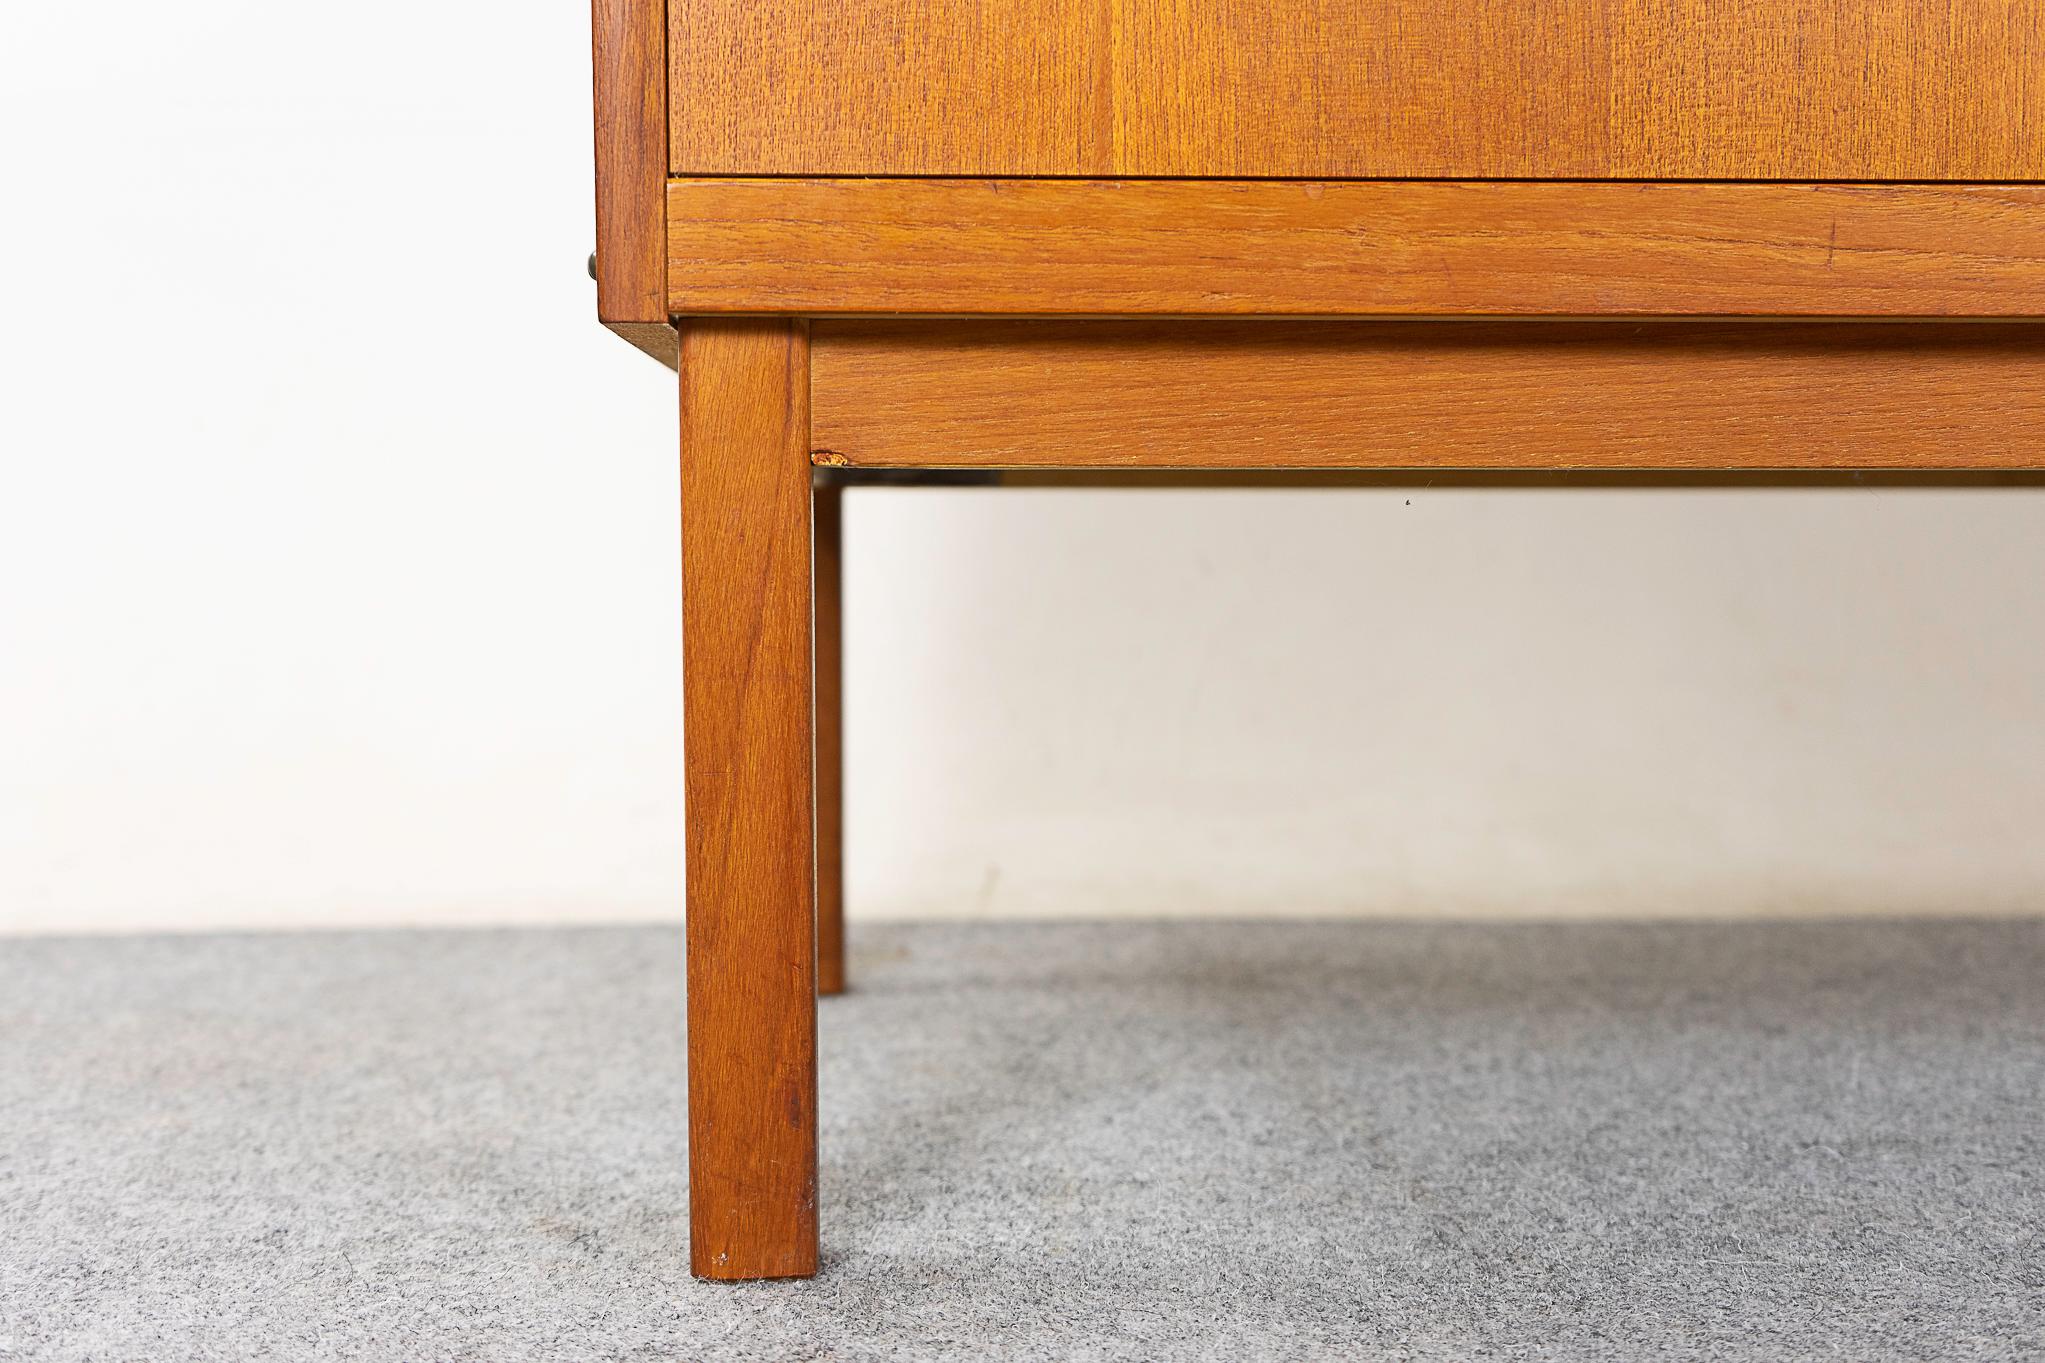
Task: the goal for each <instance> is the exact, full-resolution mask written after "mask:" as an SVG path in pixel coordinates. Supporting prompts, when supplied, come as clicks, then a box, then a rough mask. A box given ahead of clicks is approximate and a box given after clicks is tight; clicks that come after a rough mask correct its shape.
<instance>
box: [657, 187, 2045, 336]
mask: <svg viewBox="0 0 2045 1363" xmlns="http://www.w3.org/2000/svg"><path fill="white" fill-rule="evenodd" d="M668 272H669V288H668V304H669V307H670V308H671V309H672V310H673V311H675V312H677V313H720V312H789V313H803V314H858V313H868V314H871V313H929V314H942V313H968V314H971V313H983V314H1026V315H1067V316H1075V315H1132V314H1178V315H1294V316H1301V315H1304V316H1343V315H1348V316H1397V315H1415V316H1440V315H1543V316H1548V315H1561V316H1589V315H1659V314H1669V315H1693V316H1713V315H1717V316H1738V315H1768V316H1841V317H1845V316H1924V317H1930V316H1941V317H1950V316H1981V317H1990V316H2022V315H2040V314H2045V186H1980V185H1852V186H1848V185H1759V184H1743V185H1718V184H1617V183H1557V182H1518V181H1345V182H1325V183H1323V182H1316V183H1299V182H1280V181H1219V182H1217V181H1198V180H1148V181H1142V180H1139V181H1128V180H1123V181H1103V180H1050V181H1041V180H1040V181H982V180H786V179H784V180H763V179H735V180H676V181H672V182H671V183H670V185H669V190H668Z"/></svg>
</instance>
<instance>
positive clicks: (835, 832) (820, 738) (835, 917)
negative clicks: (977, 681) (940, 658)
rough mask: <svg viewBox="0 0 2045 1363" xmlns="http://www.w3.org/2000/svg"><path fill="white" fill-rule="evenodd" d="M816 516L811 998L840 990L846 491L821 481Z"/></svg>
mask: <svg viewBox="0 0 2045 1363" xmlns="http://www.w3.org/2000/svg"><path fill="white" fill-rule="evenodd" d="M811 497H812V501H811V506H812V509H813V515H814V516H815V534H814V536H813V541H814V544H815V567H814V569H813V572H812V579H811V580H812V581H813V582H814V584H815V585H814V586H813V587H812V588H811V592H810V598H811V601H812V602H813V608H812V612H811V615H812V619H813V621H814V629H815V631H816V647H815V654H816V693H817V720H816V724H817V728H816V753H817V778H816V779H817V992H818V993H819V994H842V993H844V992H845V700H844V675H845V661H844V599H843V596H842V590H843V588H842V586H841V584H840V577H841V574H842V567H841V565H842V562H843V555H842V553H841V552H840V546H841V543H842V540H843V535H844V530H843V526H844V516H845V507H844V497H845V492H844V489H843V488H840V487H839V486H838V485H837V484H835V483H831V482H827V481H823V480H822V479H821V477H820V478H819V481H818V482H817V483H816V486H815V491H814V492H813V493H812V494H811Z"/></svg>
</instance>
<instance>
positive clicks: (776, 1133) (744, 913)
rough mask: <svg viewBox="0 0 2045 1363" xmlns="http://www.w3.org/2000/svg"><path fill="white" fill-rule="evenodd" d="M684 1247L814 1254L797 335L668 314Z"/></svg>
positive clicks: (805, 468) (763, 1256)
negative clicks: (684, 847) (679, 757)
mask: <svg viewBox="0 0 2045 1363" xmlns="http://www.w3.org/2000/svg"><path fill="white" fill-rule="evenodd" d="M680 377H681V392H682V413H681V416H682V420H681V432H682V454H681V458H682V478H681V482H682V655H683V656H682V666H683V702H684V707H685V713H684V721H683V722H684V740H685V744H686V749H687V765H688V933H687V937H688V978H689V1007H688V1022H689V1047H688V1049H689V1258H690V1267H691V1268H692V1270H693V1271H694V1272H695V1273H696V1275H697V1276H698V1277H703V1278H789V1277H805V1276H807V1275H809V1274H812V1273H814V1272H816V1268H817V1117H816V1112H817V1107H816V1104H817V1062H816V1041H817V1038H816V990H817V974H816V965H817V956H816V895H815V885H816V874H815V861H814V855H815V848H814V842H813V836H812V830H813V828H814V826H815V769H816V768H815V761H816V756H815V752H814V743H813V716H814V713H815V712H814V706H815V696H814V686H813V682H812V671H811V647H812V644H811V629H810V620H811V600H810V593H811V503H810V463H809V346H808V333H807V329H806V327H805V325H804V324H803V323H801V322H788V321H782V320H717V321H703V322H695V321H691V322H687V323H684V324H683V326H682V329H681V364H680Z"/></svg>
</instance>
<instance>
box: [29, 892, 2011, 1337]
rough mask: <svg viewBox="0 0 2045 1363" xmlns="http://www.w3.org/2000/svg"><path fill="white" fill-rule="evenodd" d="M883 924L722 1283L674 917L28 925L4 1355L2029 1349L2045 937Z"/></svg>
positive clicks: (1832, 930)
mask: <svg viewBox="0 0 2045 1363" xmlns="http://www.w3.org/2000/svg"><path fill="white" fill-rule="evenodd" d="M855 938H856V944H855V952H854V958H853V971H854V979H855V984H856V987H857V989H858V992H857V993H855V994H852V995H848V996H846V997H844V998H842V999H833V1000H826V1001H825V1003H824V1005H823V1008H822V1013H821V1037H822V1043H821V1044H822V1055H823V1059H822V1075H823V1078H822V1088H823V1204H824V1206H823V1211H824V1260H825V1267H824V1272H823V1275H822V1276H821V1277H820V1278H818V1279H816V1280H815V1281H813V1282H808V1283H781V1284H772V1283H762V1284H747V1285H740V1286H712V1285H705V1284H699V1283H695V1282H692V1281H691V1280H690V1279H689V1277H688V1275H687V1272H686V1270H685V1268H684V1261H685V1258H686V1256H685V1253H684V1246H685V1229H686V1221H685V1215H684V1209H685V1206H686V1200H687V1193H688V1190H687V1186H686V1182H685V1177H684V1170H685V1167H686V1166H685V1146H684V1122H683V1104H682V1097H683V1070H682V1060H683V1055H682V1045H681V1042H682V1036H681V997H680V989H681V983H680V981H681V974H680V943H679V939H678V936H677V935H676V934H675V933H673V932H670V931H665V930H655V929H623V928H621V929H611V930H586V931H521V932H485V933H426V932H419V933H377V934H371V933H364V934H343V935H318V936H315V935H305V936H286V937H278V936H216V937H196V938H137V939H113V940H96V941H95V940H61V941H12V942H0V1359H8V1360H13V1359H95V1360H125V1359H149V1360H178V1359H196V1358H223V1359H330V1358H332V1359H339V1358H364V1359H490V1360H549V1359H603V1358H630V1359H655V1358H659V1359H703V1360H716V1359H899V1360H914V1359H982V1358H1007V1359H1046V1360H1050V1359H1058V1360H1068V1359H1075V1360H1083V1359H1205V1358H1213V1359H1229V1360H1247V1359H1266V1358H1269V1359H1306V1358H1331V1359H1332V1358H1339V1359H1379V1358H1383V1359H1555V1360H1592V1359H1596V1360H1606V1359H1610V1360H1619V1359H1624V1360H1639V1359H1711V1360H1740V1359H1757V1360H1758V1359H1768V1360H1787V1359H1840V1360H1857V1361H1859V1363H1870V1361H1872V1360H1881V1359H1910V1360H1933V1359H2037V1358H2041V1357H2045V923H2037V922H2003V923H1946V924H1933V923H1826V924H1795V925H1785V924H1770V925H1683V926H1647V925H1620V926H1610V925H1596V926H1590V925H1570V926H1467V925H1464V926H1412V925H1382V924H1287V925H1258V926H1240V925H1226V924H1212V923H1176V924H1141V925H1115V926H1107V925H1101V926H1094V925H984V926H979V925H976V926H895V927H866V928H861V929H859V930H858V931H857V932H856V933H855Z"/></svg>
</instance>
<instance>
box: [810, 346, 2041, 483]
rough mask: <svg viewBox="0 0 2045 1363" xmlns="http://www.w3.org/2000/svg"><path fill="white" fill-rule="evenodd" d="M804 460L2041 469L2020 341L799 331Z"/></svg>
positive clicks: (2037, 412) (2037, 351) (2034, 372)
mask: <svg viewBox="0 0 2045 1363" xmlns="http://www.w3.org/2000/svg"><path fill="white" fill-rule="evenodd" d="M811 429H812V439H813V441H814V450H815V458H816V459H817V460H818V462H820V463H825V464H832V465H848V466H854V467H870V468H887V467H917V466H922V467H945V468H987V467H1018V468H1056V467H1067V466H1072V467H1087V466H1090V467H1104V468H1114V467H1146V466H1147V467H1162V468H1420V467H1429V468H1488V469H1572V468H1574V469H1624V468H1643V469H1645V468H1662V469H1705V468H1728V469H1742V468H1744V469H1795V468H1870V469H1874V468H1921V469H1994V468H2006V469H2021V468H2032V469H2035V468H2045V324H2026V323H1981V324H1955V323H1945V324H1938V323H1922V324H1904V323H1888V324H1865V323H1862V324H1855V323H1801V324H1791V323H1732V322H1656V323H1624V322H1530V323H1502V322H1431V323H1430V322H1380V323H1366V322H1333V323H1300V322H1292V323H1286V322H1204V323H1200V322H1183V321H1179V322H881V321H838V322H818V323H816V324H814V326H813V328H812V340H811Z"/></svg>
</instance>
